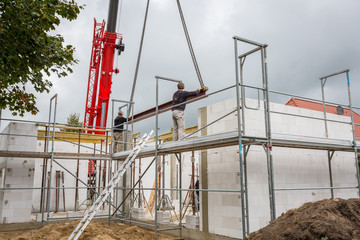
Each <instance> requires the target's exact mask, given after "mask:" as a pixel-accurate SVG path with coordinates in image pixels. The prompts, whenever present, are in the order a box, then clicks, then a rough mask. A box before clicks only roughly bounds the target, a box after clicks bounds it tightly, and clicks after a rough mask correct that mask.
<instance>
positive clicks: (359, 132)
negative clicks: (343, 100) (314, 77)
mask: <svg viewBox="0 0 360 240" xmlns="http://www.w3.org/2000/svg"><path fill="white" fill-rule="evenodd" d="M285 105H288V106H293V107H299V108H305V109H310V110H315V111H320V112H323V111H324V108H323V104H322V103H318V102H312V101H308V100H304V99H299V98H291V99H290V100H289V101H288V102H287V103H286V104H285ZM336 107H337V106H333V105H328V104H325V111H326V112H327V113H332V114H337V115H339V114H338V111H337V109H336ZM343 109H344V114H342V115H343V116H348V117H350V109H349V108H344V107H343ZM353 117H354V123H355V124H360V115H359V114H357V113H356V112H354V111H353ZM355 136H356V138H357V140H360V139H359V138H360V126H355Z"/></svg>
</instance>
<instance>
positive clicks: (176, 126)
mask: <svg viewBox="0 0 360 240" xmlns="http://www.w3.org/2000/svg"><path fill="white" fill-rule="evenodd" d="M172 119H173V141H178V140H181V139H183V138H184V136H185V119H184V111H181V110H174V111H173V112H172Z"/></svg>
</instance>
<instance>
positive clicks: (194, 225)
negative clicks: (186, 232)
mask: <svg viewBox="0 0 360 240" xmlns="http://www.w3.org/2000/svg"><path fill="white" fill-rule="evenodd" d="M185 226H186V228H190V229H199V216H196V215H187V216H186V225H185Z"/></svg>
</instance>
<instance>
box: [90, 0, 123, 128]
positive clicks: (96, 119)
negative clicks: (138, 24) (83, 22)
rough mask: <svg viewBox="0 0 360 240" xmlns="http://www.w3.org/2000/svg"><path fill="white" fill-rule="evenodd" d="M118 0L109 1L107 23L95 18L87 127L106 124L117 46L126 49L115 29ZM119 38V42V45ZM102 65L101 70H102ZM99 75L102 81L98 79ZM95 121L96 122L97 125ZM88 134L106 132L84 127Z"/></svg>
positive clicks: (103, 126)
mask: <svg viewBox="0 0 360 240" xmlns="http://www.w3.org/2000/svg"><path fill="white" fill-rule="evenodd" d="M117 8H118V0H110V6H109V14H108V24H107V28H106V30H105V21H102V23H98V22H96V20H95V19H94V34H93V43H92V47H91V57H90V67H89V78H88V88H87V95H86V105H85V116H84V126H85V127H87V128H96V129H102V128H105V127H106V121H107V113H108V108H109V99H110V94H111V84H112V75H113V73H114V72H115V73H118V70H117V69H116V70H114V69H113V67H114V66H113V63H114V53H115V49H118V51H119V53H121V52H122V51H124V45H123V44H122V35H121V34H119V33H116V32H115V28H116V18H117ZM116 40H119V44H116ZM100 67H101V69H100ZM99 78H100V81H99ZM94 123H95V125H94ZM84 132H85V133H93V132H94V133H96V134H104V133H105V132H102V131H91V130H85V131H84Z"/></svg>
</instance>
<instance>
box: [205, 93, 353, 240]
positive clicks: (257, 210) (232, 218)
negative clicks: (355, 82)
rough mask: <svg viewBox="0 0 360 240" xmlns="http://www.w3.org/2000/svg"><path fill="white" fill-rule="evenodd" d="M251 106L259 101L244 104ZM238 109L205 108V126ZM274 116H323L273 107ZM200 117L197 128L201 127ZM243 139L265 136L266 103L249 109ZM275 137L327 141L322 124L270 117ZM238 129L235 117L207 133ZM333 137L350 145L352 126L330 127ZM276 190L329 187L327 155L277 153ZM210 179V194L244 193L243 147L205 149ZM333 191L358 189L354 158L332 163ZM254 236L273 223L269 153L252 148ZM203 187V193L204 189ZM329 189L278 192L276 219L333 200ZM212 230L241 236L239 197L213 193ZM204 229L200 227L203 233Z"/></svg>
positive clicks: (343, 156)
mask: <svg viewBox="0 0 360 240" xmlns="http://www.w3.org/2000/svg"><path fill="white" fill-rule="evenodd" d="M246 101H247V105H248V106H256V105H257V100H256V101H255V100H253V99H246ZM234 109H236V100H235V99H228V100H225V101H223V102H219V103H216V104H212V105H210V106H208V107H207V116H206V118H207V123H210V122H212V121H214V120H216V119H217V118H219V117H221V116H223V115H225V114H227V113H229V112H231V111H232V110H234ZM270 109H271V110H272V111H277V112H282V113H288V114H298V115H301V116H310V117H315V118H322V117H323V113H322V112H318V111H312V110H307V109H300V108H296V107H292V106H286V105H282V104H275V103H271V104H270ZM200 116H201V114H200V113H199V123H200V122H201V117H200ZM244 116H245V136H256V137H265V120H264V111H263V103H262V102H261V103H260V109H259V110H250V109H245V114H244ZM327 118H328V119H333V120H338V121H347V122H349V121H350V118H349V117H344V116H339V115H335V114H328V115H327ZM271 128H272V133H273V135H276V136H277V137H283V138H285V139H286V137H288V136H292V137H294V136H296V137H299V136H308V137H313V138H324V137H325V127H324V122H323V121H319V120H315V119H306V118H301V117H296V116H288V115H280V114H271ZM235 130H237V114H236V112H235V113H233V114H231V115H230V116H228V117H226V118H224V119H222V120H220V121H219V122H217V123H215V124H213V125H211V126H210V127H208V129H207V134H208V135H211V134H216V133H223V132H230V131H235ZM328 130H329V131H328V136H329V138H334V139H341V140H349V141H351V140H352V133H351V126H349V125H346V124H340V123H331V122H328ZM272 153H273V164H274V182H275V183H274V184H275V188H295V187H296V188H305V187H329V185H330V180H329V170H328V158H327V151H320V150H307V149H290V148H275V147H274V148H273V152H272ZM207 164H208V165H207V179H208V188H209V189H232V190H240V167H239V148H238V147H236V146H232V147H224V148H219V149H209V150H207ZM332 175H333V183H334V186H335V187H337V186H356V185H357V179H356V169H355V158H354V153H345V152H336V153H335V154H334V157H333V159H332ZM247 176H248V196H249V218H250V221H249V223H250V232H253V231H256V230H258V229H260V228H262V227H264V226H266V225H267V224H268V223H269V221H270V204H269V190H268V174H267V162H266V154H265V152H264V149H263V148H262V147H261V146H251V147H250V150H249V152H248V155H247ZM201 187H202V186H201V182H200V188H201ZM334 195H335V197H341V198H351V197H357V191H356V190H355V189H345V190H344V189H342V190H334ZM330 197H331V195H330V190H301V191H290V190H288V191H276V196H275V200H276V215H277V216H279V215H281V214H282V213H284V212H286V211H287V210H289V209H291V208H296V207H299V206H301V205H302V204H303V203H305V202H309V201H317V200H321V199H324V198H330ZM208 204H209V206H208V215H209V218H208V219H209V231H210V232H211V233H215V234H220V235H225V236H229V237H235V238H238V237H239V236H242V218H241V198H240V193H221V194H219V193H209V196H208ZM202 227H203V226H201V228H202Z"/></svg>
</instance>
